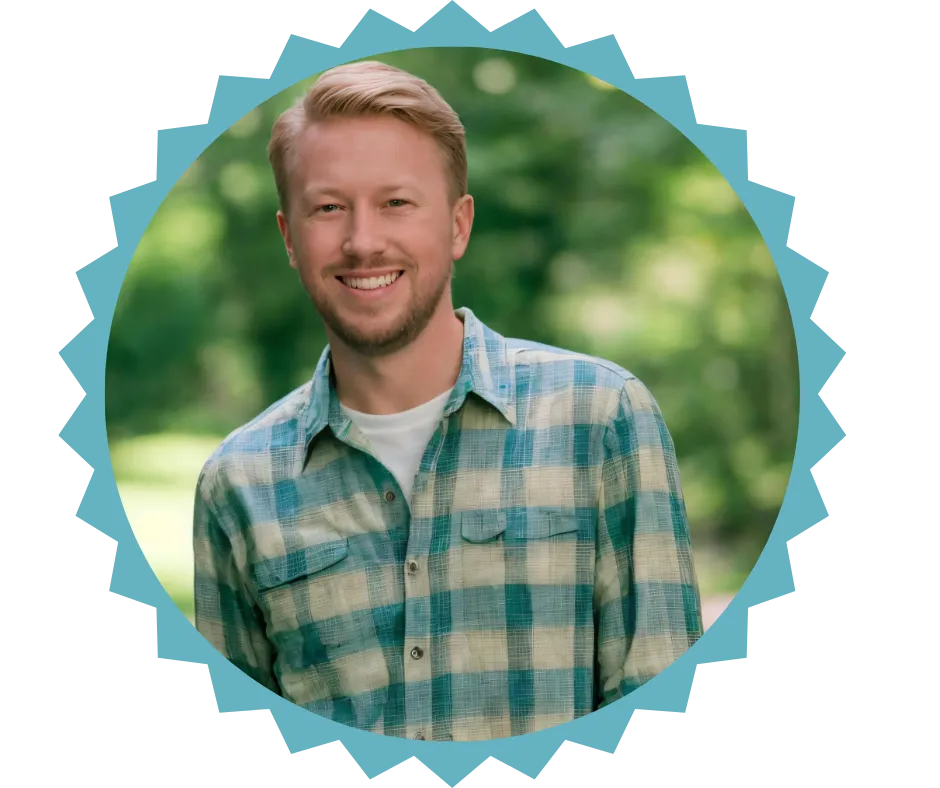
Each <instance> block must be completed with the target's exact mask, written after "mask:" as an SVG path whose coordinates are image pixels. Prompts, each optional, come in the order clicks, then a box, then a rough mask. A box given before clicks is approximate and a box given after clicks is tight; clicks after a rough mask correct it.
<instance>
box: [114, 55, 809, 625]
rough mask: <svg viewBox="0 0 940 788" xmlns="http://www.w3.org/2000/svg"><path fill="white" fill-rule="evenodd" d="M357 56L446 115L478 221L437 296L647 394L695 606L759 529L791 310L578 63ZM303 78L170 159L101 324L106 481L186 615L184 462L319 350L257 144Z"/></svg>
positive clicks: (291, 383) (785, 434) (681, 152)
mask: <svg viewBox="0 0 940 788" xmlns="http://www.w3.org/2000/svg"><path fill="white" fill-rule="evenodd" d="M370 59H377V60H382V61H384V62H387V63H390V64H392V65H395V66H399V67H401V68H404V69H406V70H408V71H410V72H412V73H414V74H417V75H418V76H421V77H423V78H424V79H426V80H427V81H428V82H430V83H431V84H432V85H434V86H435V87H436V88H437V89H438V90H439V91H440V92H441V94H442V95H443V96H444V98H445V99H446V100H447V101H448V102H450V104H451V105H452V106H453V107H454V109H455V110H456V111H457V112H458V113H459V114H460V116H461V119H462V120H463V122H464V125H465V127H466V129H467V141H468V155H469V167H470V192H471V193H472V194H473V195H474V198H475V200H476V219H475V223H474V228H473V234H472V237H471V241H470V247H469V250H468V252H467V254H466V256H465V257H464V258H463V260H461V261H460V262H459V263H458V264H457V270H456V280H455V282H454V301H455V304H456V305H458V306H460V305H466V306H469V307H470V308H471V309H473V310H474V312H475V313H476V314H477V315H478V316H479V317H480V318H481V319H482V320H483V321H484V322H486V323H488V324H489V325H490V326H492V327H493V328H495V329H496V330H497V331H499V332H500V333H502V334H504V335H508V336H515V337H525V338H527V339H532V340H536V341H539V342H545V343H548V344H553V345H559V346H562V347H565V348H568V349H571V350H577V351H582V352H586V353H590V354H594V355H599V356H603V357H605V358H608V359H610V360H612V361H614V362H616V363H618V364H620V365H621V366H623V367H626V368H627V369H629V370H630V371H631V372H633V373H634V374H636V375H637V376H638V377H639V378H640V379H641V380H643V381H644V382H645V383H646V384H647V386H649V388H650V389H651V391H652V392H653V394H654V396H655V397H656V399H657V401H658V402H659V404H660V406H661V408H662V410H663V413H664V415H665V418H666V422H667V424H668V426H669V428H670V431H671V433H672V435H673V438H674V440H675V443H676V448H677V454H678V458H679V466H680V471H681V475H682V483H683V488H684V491H685V495H686V503H687V507H688V512H689V519H690V527H691V530H692V539H693V549H694V552H695V557H696V565H697V570H698V574H699V580H700V584H701V590H702V593H703V597H704V598H705V607H706V610H705V617H706V620H707V621H711V620H713V619H714V618H715V617H716V616H717V614H718V613H720V610H721V609H722V608H723V606H724V605H725V604H726V603H727V601H728V600H729V598H730V596H731V595H733V594H734V593H735V592H736V591H737V590H738V589H739V588H740V586H741V584H742V582H743V581H744V579H745V577H746V576H747V574H748V573H749V572H750V570H751V568H752V567H753V565H754V562H755V561H756V559H757V557H758V555H759V553H760V551H761V549H762V547H763V545H764V543H765V541H766V539H767V536H768V534H769V533H770V530H771V528H772V527H773V524H774V521H775V519H776V516H777V512H778V509H779V507H780V504H781V502H782V500H783V494H784V491H785V488H786V484H787V480H788V477H789V472H790V466H791V462H792V458H793V452H794V447H795V441H796V428H797V417H798V391H799V385H798V371H797V359H796V349H795V341H794V336H793V329H792V324H791V321H790V315H789V310H788V308H787V304H786V299H785V297H784V294H783V289H782V287H781V284H780V280H779V278H778V276H777V273H776V269H775V267H774V264H773V261H772V259H771V257H770V255H769V253H768V251H767V248H766V246H765V244H764V242H763V240H762V239H761V237H760V234H759V233H758V231H757V229H756V227H755V225H754V223H753V221H752V220H751V218H750V216H749V215H748V213H747V211H746V210H745V209H744V207H743V205H742V204H741V202H740V201H739V199H738V198H737V196H736V195H735V193H734V191H733V190H732V189H731V187H730V186H729V185H728V183H727V182H726V181H725V180H724V178H723V177H722V176H721V175H720V173H719V172H718V171H717V170H716V169H715V168H714V167H713V166H712V165H711V163H710V162H709V161H708V160H707V159H706V158H705V157H704V156H703V155H702V154H701V153H700V152H699V151H698V149H697V148H695V147H694V146H693V145H692V144H691V143H690V142H689V141H688V140H687V139H686V138H685V137H683V136H682V135H681V134H680V133H679V132H678V131H676V130H675V129H674V128H673V127H672V126H670V125H669V124H668V123H667V122H666V121H664V120H663V119H662V118H660V117H659V116H658V115H656V114H655V113H654V112H652V111H651V110H649V109H648V108H647V107H646V106H644V105H643V104H641V103H639V102H638V101H636V100H634V99H632V98H631V97H629V96H628V95H626V94H624V93H622V92H620V91H619V90H616V89H613V88H611V86H609V85H606V84H605V83H603V82H599V81H598V80H596V79H594V78H592V77H589V76H588V75H585V74H583V73H581V72H578V71H575V70H572V69H569V68H567V67H565V66H561V65H558V64H555V63H551V62H549V61H545V60H541V59H538V58H532V57H528V56H523V55H517V54H513V53H506V52H501V51H492V50H485V49H453V48H440V49H423V50H409V51H405V52H399V53H394V54H388V55H384V56H381V57H377V58H370ZM314 78H315V77H311V78H310V79H309V80H307V81H305V82H304V83H301V84H299V85H296V86H295V87H294V88H291V89H290V90H288V91H285V92H284V93H282V94H280V95H278V96H275V97H274V98H272V99H271V100H269V101H267V102H266V103H264V104H262V105H261V106H259V107H258V108H257V109H255V110H254V111H252V112H250V113H249V114H248V115H246V116H245V117H244V118H242V119H241V120H240V121H239V122H238V123H236V124H235V125H234V126H232V127H231V128H230V129H229V130H228V131H227V132H225V133H224V134H223V135H222V136H221V137H220V138H219V139H218V140H217V141H216V142H215V143H213V144H212V145H211V146H210V147H209V148H208V149H207V150H206V151H205V153H204V154H203V155H202V156H201V157H200V158H199V159H198V160H197V161H196V162H195V163H194V164H193V165H192V167H190V169H189V170H188V171H187V172H186V174H185V175H184V176H183V178H182V179H181V180H180V181H179V183H178V184H177V185H176V186H175V187H174V189H173V190H172V191H171V192H170V194H169V196H168V197H167V199H166V200H165V202H164V203H163V205H162V206H161V208H160V209H159V211H158V213H157V214H156V216H155V217H154V220H153V222H152V224H151V225H150V227H149V228H148V230H147V232H146V233H145V234H144V237H143V239H142V241H141V244H140V246H139V248H138V249H137V251H136V253H135V256H134V259H133V260H132V261H131V264H130V267H129V270H128V272H127V277H126V279H125V281H124V285H123V288H122V290H121V294H120V297H119V299H118V304H117V310H116V313H115V316H114V323H113V327H112V331H111V339H110V345H109V351H108V360H107V369H106V407H107V423H108V433H109V440H110V444H111V450H112V459H113V464H114V470H115V474H116V477H117V481H118V487H119V490H120V493H121V497H122V500H123V501H124V506H125V510H126V512H127V515H128V518H129V520H130V523H131V526H132V528H133V530H134V533H135V535H136V537H137V539H138V541H139V543H140V545H141V547H142V549H143V551H144V554H145V556H146V557H147V559H148V561H149V562H150V564H151V566H152V567H153V568H154V571H155V572H156V574H157V577H158V578H159V579H160V581H161V582H162V583H163V585H164V587H165V588H166V589H167V590H168V592H169V593H170V595H171V596H172V597H173V599H174V601H175V602H176V603H177V604H178V605H179V607H180V608H181V609H182V610H183V612H184V613H186V614H187V615H189V616H191V615H192V604H193V603H192V545H191V517H192V505H193V492H194V489H195V484H196V478H197V476H198V474H199V471H200V469H201V467H202V465H203V463H204V462H205V461H206V459H207V458H208V457H209V455H210V454H211V453H212V451H213V450H214V449H215V448H216V446H217V445H218V443H219V442H220V441H221V440H222V439H223V438H224V437H225V435H227V434H228V433H229V432H230V431H231V430H233V429H235V428H236V427H237V426H239V425H241V424H242V423H244V422H245V421H247V420H249V419H250V418H252V417H253V416H254V415H256V414H257V413H258V412H260V411H261V410H262V409H263V408H265V407H266V406H267V405H268V404H270V403H272V402H274V401H275V400H277V399H279V398H280V397H281V396H283V395H284V394H286V393H287V392H289V391H290V390H292V389H293V388H295V387H296V386H299V385H301V384H302V383H304V382H305V381H306V380H307V379H308V378H309V377H310V376H311V375H312V373H313V369H314V367H315V365H316V362H317V360H318V358H319V356H320V353H321V351H322V349H323V346H324V345H325V343H326V338H325V334H324V331H323V329H322V325H321V323H320V321H319V318H318V316H317V314H316V312H315V311H314V309H313V306H312V305H311V304H310V302H309V300H308V297H307V295H306V293H305V292H304V290H303V288H302V286H301V285H300V282H299V280H298V279H297V277H296V274H295V273H294V272H293V271H292V270H291V269H290V268H289V267H288V264H287V258H286V254H285V252H284V248H283V245H282V241H281V237H280V235H279V233H278V230H277V226H276V223H275V212H276V210H277V198H276V193H275V189H274V182H273V178H272V176H271V172H270V168H269V165H268V162H267V153H266V146H267V142H268V138H269V134H270V130H271V126H272V124H273V122H274V120H275V118H276V116H277V115H278V114H279V113H280V112H281V111H282V110H284V109H286V108H287V107H288V106H289V105H290V104H291V103H293V101H294V99H295V98H296V97H297V96H298V95H299V94H301V93H302V92H303V91H304V90H305V89H306V88H307V87H308V86H309V85H310V84H311V83H312V82H313V80H314Z"/></svg>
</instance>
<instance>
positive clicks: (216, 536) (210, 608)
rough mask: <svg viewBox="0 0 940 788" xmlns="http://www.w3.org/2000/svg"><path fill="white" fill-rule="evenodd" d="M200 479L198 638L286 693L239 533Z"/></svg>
mask: <svg viewBox="0 0 940 788" xmlns="http://www.w3.org/2000/svg"><path fill="white" fill-rule="evenodd" d="M206 486H207V485H206V483H205V471H204V472H203V474H202V475H200V478H199V484H198V485H197V489H196V500H195V506H194V513H193V558H194V564H195V572H194V602H195V623H196V629H197V630H198V631H199V633H200V634H201V635H202V636H203V637H205V638H206V640H208V641H209V643H211V644H212V645H213V646H214V647H215V648H216V650H218V651H219V652H220V653H221V654H222V656H223V657H225V658H226V659H227V660H229V662H231V663H232V664H234V665H235V666H236V667H237V668H239V669H240V670H241V671H242V672H244V673H246V674H247V675H248V676H250V677H251V678H253V679H254V680H255V681H257V682H258V683H260V684H262V685H264V686H265V687H267V688H268V689H270V690H271V691H272V692H275V693H277V694H279V695H280V694H281V691H280V686H279V684H278V681H277V678H276V677H275V675H274V669H273V663H274V649H273V647H272V645H271V643H270V642H269V641H268V639H267V636H266V634H265V625H264V616H263V614H262V612H261V610H260V609H259V608H258V607H257V605H256V604H255V602H254V599H253V597H252V596H251V594H250V593H249V591H248V589H247V588H246V585H245V582H244V579H243V576H242V574H241V571H240V570H239V562H238V554H239V553H240V552H241V548H240V539H241V537H240V536H239V532H238V531H237V530H236V529H233V528H232V527H231V522H230V521H231V520H232V519H233V518H232V517H231V516H230V517H229V522H226V519H225V515H224V511H225V510H224V509H221V510H220V509H219V508H217V507H215V506H214V505H213V503H212V501H211V500H210V499H209V497H208V495H207V491H206Z"/></svg>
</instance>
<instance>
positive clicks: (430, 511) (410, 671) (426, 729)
mask: <svg viewBox="0 0 940 788" xmlns="http://www.w3.org/2000/svg"><path fill="white" fill-rule="evenodd" d="M446 433H447V421H446V419H445V420H444V424H443V429H442V431H441V433H438V434H437V435H436V436H434V437H433V438H432V442H431V444H430V445H429V446H428V447H427V449H426V457H425V459H424V460H423V462H422V467H421V469H420V471H419V473H418V474H417V477H416V480H415V486H414V489H413V490H412V495H411V502H410V507H409V509H410V512H411V528H410V533H409V536H408V544H407V547H406V553H405V560H404V561H403V565H401V566H402V570H403V575H404V594H405V641H404V643H403V644H402V651H403V652H404V653H403V658H404V664H403V668H404V684H405V721H406V735H407V736H409V737H410V738H412V739H415V740H425V739H430V738H431V735H430V731H431V707H432V697H431V686H432V662H433V660H432V658H431V605H430V600H431V592H432V589H431V578H430V571H429V568H428V559H429V554H430V548H431V538H432V534H431V527H432V523H433V517H434V514H435V512H434V505H433V477H434V470H435V468H436V467H437V463H438V460H439V457H440V454H441V450H442V448H443V435H446Z"/></svg>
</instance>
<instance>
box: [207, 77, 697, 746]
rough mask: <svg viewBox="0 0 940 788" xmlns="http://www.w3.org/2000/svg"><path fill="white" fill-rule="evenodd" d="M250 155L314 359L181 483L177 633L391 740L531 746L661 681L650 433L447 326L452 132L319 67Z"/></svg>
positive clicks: (628, 390)
mask: <svg viewBox="0 0 940 788" xmlns="http://www.w3.org/2000/svg"><path fill="white" fill-rule="evenodd" d="M269 155H270V160H271V164H272V168H273V170H274V177H275V182H276V184H277V190H278V195H279V198H280V203H281V210H280V211H279V212H278V214H277V222H278V226H279V228H280V231H281V233H282V235H283V237H284V243H285V246H286V249H287V254H288V258H289V260H290V265H291V266H292V267H293V268H295V269H296V270H297V272H298V275H299V277H300V280H301V282H302V283H303V286H304V288H305V290H306V291H307V293H308V294H309V296H310V299H311V301H312V302H313V305H314V307H315V308H316V310H317V312H318V313H319V315H320V316H321V318H322V320H323V322H324V324H325V327H326V331H327V336H328V338H329V345H328V346H327V348H326V349H325V350H324V352H323V355H322V357H321V359H320V362H319V364H318V365H317V367H316V371H315V373H314V374H313V377H312V379H311V380H310V381H309V382H308V383H307V384H306V385H304V386H302V387H300V388H299V389H297V390H296V391H294V392H292V393H290V394H288V395H287V396H286V397H285V398H284V399H282V400H280V401H279V402H277V403H275V404H273V405H272V406H271V407H269V408H268V409H267V410H266V411H264V412H263V413H261V414H260V415H259V416H258V417H256V418H255V419H254V420H252V421H251V422H249V423H248V424H246V425H244V426H242V427H240V428H239V429H237V430H236V431H235V432H233V433H232V434H231V435H229V436H228V437H227V438H226V439H225V441H224V442H223V443H222V445H221V446H220V447H219V448H218V449H217V450H216V452H215V453H214V454H213V456H212V457H211V458H210V459H209V461H208V462H207V463H206V465H205V467H204V469H203V471H202V474H201V475H200V478H199V483H198V489H197V492H196V502H195V518H194V550H195V566H196V570H195V605H196V626H197V627H198V629H199V631H200V632H202V633H203V635H204V636H205V637H206V638H207V639H208V640H209V642H210V643H212V645H213V646H215V647H216V648H217V649H218V650H219V651H220V652H221V653H222V654H223V655H224V656H225V657H226V658H227V659H229V660H230V661H231V662H232V663H233V664H234V665H236V666H237V667H238V668H240V669H241V670H242V671H244V672H245V673H247V674H248V675H249V676H251V677H252V678H254V679H256V680H257V681H258V682H260V683H262V684H263V685H265V686H266V687H268V688H269V689H271V690H272V691H273V692H275V693H278V694H279V695H282V696H283V697H285V698H287V699H289V700H291V701H292V702H294V703H296V704H298V705H301V706H303V707H305V708H307V709H309V710H311V711H313V712H315V713H317V714H320V715H322V716H324V717H328V718H331V719H333V720H336V721H338V722H342V723H345V724H348V725H352V726H356V727H358V728H362V729H365V730H369V731H374V732H377V733H384V734H387V735H392V736H403V737H410V738H414V739H427V740H456V741H469V740H479V739H494V738H500V737H505V736H513V735H517V734H523V733H528V732H531V731H535V730H539V729H542V728H545V727H548V726H551V725H556V724H559V723H563V722H566V721H568V720H572V719H575V718H577V717H580V716H583V715H585V714H587V713H589V712H591V711H593V710H595V709H597V708H599V707H600V706H603V705H605V704H607V703H610V702H612V701H614V700H616V699H618V698H620V697H622V696H623V695H625V694H627V693H629V692H631V691H632V690H634V689H636V688H637V687H638V686H640V685H641V684H643V683H644V682H646V681H648V680H649V679H651V678H653V677H654V676H656V675H657V674H658V673H660V672H661V671H662V670H663V669H665V668H667V667H668V666H669V665H670V664H671V663H672V662H673V661H675V660H676V659H677V658H678V657H680V656H681V655H682V654H683V653H684V652H685V651H686V650H687V649H688V648H689V647H690V646H691V645H692V644H693V643H694V642H695V641H696V639H697V638H698V637H699V636H700V634H701V631H702V623H701V612H700V602H699V596H698V590H697V584H696V580H695V574H694V570H693V566H692V556H691V550H690V546H689V536H688V526H687V523H686V514H685V505H684V502H683V499H682V494H681V489H680V483H679V473H678V468H677V465H676V459H675V451H674V448H673V445H672V441H671V439H670V437H669V433H668V431H667V430H666V427H665V424H664V422H663V418H662V414H661V413H660V411H659V408H658V407H657V405H656V403H655V401H654V399H653V397H652V396H651V395H650V393H649V392H648V391H647V389H646V388H645V387H644V386H643V384H642V383H641V382H640V381H639V380H637V379H636V378H635V377H634V376H633V375H631V374H630V373H629V372H627V371H625V370H624V369H621V368H620V367H618V366H616V365H614V364H611V363H609V362H607V361H604V360H602V359H597V358H592V357H587V356H584V355H579V354H576V353H570V352H568V351H564V350H560V349H556V348H551V347H546V346H543V345H538V344H535V343H531V342H526V341H522V340H513V339H506V338H504V337H502V336H500V335H499V334H498V333H496V332H495V331H494V330H492V329H491V328H489V327H488V326H486V325H484V324H483V323H482V322H481V321H480V320H479V319H478V318H477V317H476V316H475V315H474V314H473V313H472V312H471V311H470V310H469V309H466V308H463V309H458V310H455V309H454V305H453V302H452V297H451V287H450V283H451V278H452V275H453V267H454V262H455V261H457V260H460V259H461V258H462V256H463V254H464V252H465V250H466V248H467V244H468V241H469V238H470V231H471V227H472V225H473V198H472V197H471V196H470V195H469V194H468V191H467V157H466V147H465V137H464V129H463V126H462V125H461V123H460V120H459V118H458V117H457V115H456V113H455V112H454V111H453V110H452V109H451V107H450V106H448V105H447V103H446V102H445V101H444V100H443V99H442V98H441V97H440V95H439V94H438V93H437V92H436V91H435V90H434V89H433V88H432V87H430V86H429V85H428V84H427V83H426V82H424V81H423V80H420V79H418V78H416V77H414V76H412V75H410V74H407V73H405V72H402V71H400V70H397V69H394V68H391V67H389V66H385V65H383V64H380V63H357V64H352V65H347V66H341V67H338V68H335V69H332V70H331V71H328V72H326V73H324V74H323V75H322V76H321V77H320V78H319V79H318V80H317V82H316V84H314V86H313V87H312V88H311V89H310V91H309V92H308V93H307V95H306V96H304V97H303V99H302V100H301V101H299V102H298V103H297V104H296V105H295V106H294V107H293V108H292V109H290V110H288V111H287V112H285V113H284V114H283V115H282V116H281V117H280V118H279V119H278V121H277V123H276V124H275V127H274V130H273V134H272V138H271V143H270V146H269Z"/></svg>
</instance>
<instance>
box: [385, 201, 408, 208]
mask: <svg viewBox="0 0 940 788" xmlns="http://www.w3.org/2000/svg"><path fill="white" fill-rule="evenodd" d="M388 202H389V205H392V207H393V208H398V207H399V206H401V205H405V204H406V201H405V200H398V199H395V200H389V201H388ZM393 203H398V205H393Z"/></svg>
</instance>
